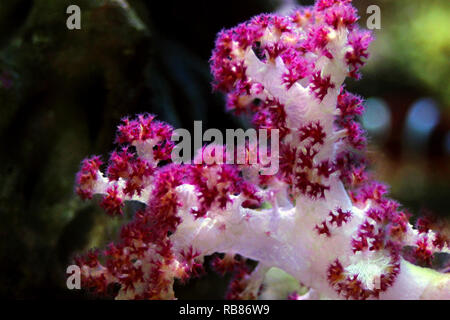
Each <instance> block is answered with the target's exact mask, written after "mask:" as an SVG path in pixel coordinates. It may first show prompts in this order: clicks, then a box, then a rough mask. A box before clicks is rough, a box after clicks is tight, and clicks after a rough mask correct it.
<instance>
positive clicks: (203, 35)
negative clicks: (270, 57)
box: [0, 0, 450, 299]
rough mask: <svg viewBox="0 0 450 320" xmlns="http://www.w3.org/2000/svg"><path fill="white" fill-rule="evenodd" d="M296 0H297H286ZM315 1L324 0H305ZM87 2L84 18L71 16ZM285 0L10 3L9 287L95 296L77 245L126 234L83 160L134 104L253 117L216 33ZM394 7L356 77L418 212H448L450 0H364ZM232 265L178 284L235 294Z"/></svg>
mask: <svg viewBox="0 0 450 320" xmlns="http://www.w3.org/2000/svg"><path fill="white" fill-rule="evenodd" d="M286 2H289V1H286ZM298 3H301V4H312V1H299V2H298ZM71 4H77V5H78V6H80V8H81V12H82V22H81V23H82V29H81V30H74V31H69V30H68V29H67V28H66V19H67V17H68V15H67V14H66V8H67V7H68V6H69V5H71ZM281 4H282V1H275V0H226V1H221V0H218V1H207V0H204V1H170V0H165V1H159V0H127V1H125V0H52V1H48V0H35V1H32V0H7V1H1V3H0V137H1V140H0V141H1V147H2V148H1V151H0V164H1V165H0V297H8V298H20V299H38V298H58V299H70V298H87V297H88V296H87V295H86V294H85V293H84V292H82V291H69V290H67V289H66V287H65V280H66V278H65V269H66V267H67V266H68V265H69V264H71V263H70V262H71V259H72V257H73V255H74V254H75V253H77V252H83V251H86V250H87V249H88V248H91V247H100V248H101V247H102V246H104V245H105V244H106V243H107V242H109V241H112V240H114V238H115V236H116V233H117V230H118V228H119V226H120V225H121V224H122V223H124V222H125V221H126V220H127V219H129V218H130V215H131V214H132V209H133V208H129V210H127V212H126V214H125V215H124V217H123V218H118V219H110V218H107V217H106V216H105V215H104V214H103V213H102V212H101V210H100V209H99V208H98V205H97V204H96V203H95V201H92V202H82V201H81V200H79V199H78V198H77V197H76V196H75V195H74V192H73V185H74V178H75V174H76V172H77V170H78V168H79V164H80V162H81V160H82V159H83V158H84V157H86V156H88V155H92V154H99V155H104V156H105V155H107V154H108V152H110V151H111V150H113V148H114V147H115V146H114V145H113V144H112V142H113V138H114V132H115V127H116V126H117V124H118V123H119V121H120V119H121V118H122V117H124V116H126V115H134V114H136V113H140V112H151V113H155V114H157V115H158V117H159V119H162V120H165V121H168V122H170V123H171V124H172V125H173V126H174V127H177V128H178V127H183V128H188V129H190V128H191V127H192V126H193V121H194V120H203V126H204V128H205V127H211V128H219V129H225V128H235V127H242V126H243V123H242V122H241V121H240V120H239V119H237V118H235V117H232V116H231V115H230V114H228V113H225V111H224V99H223V97H222V96H221V95H220V94H218V93H213V92H212V90H211V86H210V82H211V76H210V73H209V66H208V59H209V57H210V54H211V51H212V49H213V46H214V40H215V36H216V34H217V32H218V31H220V30H221V29H222V28H229V27H232V26H234V25H236V24H237V23H239V22H243V21H245V20H247V19H249V18H250V17H252V16H254V15H256V14H259V13H263V12H272V11H274V10H277V9H278V8H279V7H280V5H281ZM354 4H355V5H356V6H357V7H358V9H359V13H360V16H361V18H362V19H361V24H362V25H363V26H364V25H365V22H366V19H367V17H368V15H367V14H366V8H367V7H368V6H369V5H371V4H377V5H379V6H380V8H381V30H375V36H376V41H375V42H374V43H373V45H372V46H371V52H372V58H371V60H370V62H369V63H368V64H367V66H366V67H365V68H364V69H363V79H362V80H361V81H359V82H355V81H351V80H350V81H347V88H348V89H349V90H350V91H352V92H355V93H358V94H360V95H362V96H364V97H365V98H366V99H367V112H366V114H365V115H364V116H363V117H362V119H361V121H362V123H363V125H364V127H365V128H366V129H367V130H368V132H369V137H370V148H369V156H370V158H371V159H372V160H373V170H374V171H376V172H377V177H378V178H379V180H381V181H385V182H386V183H388V184H390V185H391V195H392V197H393V198H395V199H398V200H399V201H400V202H401V203H402V204H403V205H404V206H405V207H406V208H408V209H409V210H410V211H411V212H412V213H414V214H424V213H428V212H431V213H432V214H433V215H435V216H440V217H441V219H448V217H449V214H450V212H449V209H448V199H449V198H450V179H449V178H450V161H449V160H450V83H449V81H448V79H449V77H450V2H449V1H448V0H428V1H423V0H396V1H388V0H385V1H382V0H378V1H375V0H371V1H358V0H355V1H354ZM225 288H226V283H225V282H224V281H223V280H221V279H220V278H219V277H218V276H216V275H212V276H209V278H205V279H203V280H202V279H200V280H193V281H191V282H190V283H189V284H188V285H187V286H184V287H181V286H178V285H177V288H176V295H177V296H178V297H179V298H203V299H207V298H216V299H220V298H223V296H224V292H225Z"/></svg>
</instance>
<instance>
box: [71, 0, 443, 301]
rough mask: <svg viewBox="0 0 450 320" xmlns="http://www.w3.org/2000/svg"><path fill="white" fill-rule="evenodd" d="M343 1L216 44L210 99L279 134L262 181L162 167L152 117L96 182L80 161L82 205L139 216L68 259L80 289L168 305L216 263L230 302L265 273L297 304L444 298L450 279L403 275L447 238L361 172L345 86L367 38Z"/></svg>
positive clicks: (354, 110)
mask: <svg viewBox="0 0 450 320" xmlns="http://www.w3.org/2000/svg"><path fill="white" fill-rule="evenodd" d="M350 2H351V1H350V0H319V1H317V3H316V4H315V6H313V7H308V8H302V9H299V10H297V11H295V12H293V13H292V14H291V15H290V16H279V15H276V14H263V15H260V16H257V17H254V18H253V19H251V20H250V21H248V22H245V23H242V24H240V25H238V26H237V27H235V28H233V29H230V30H224V31H221V32H220V33H219V35H218V38H217V41H216V47H215V49H214V51H213V55H212V58H211V69H212V73H213V76H214V87H215V89H217V90H220V91H223V92H224V93H226V94H227V108H228V109H229V110H232V111H234V112H235V113H237V114H240V113H248V114H252V115H253V124H254V126H255V127H256V128H257V129H267V130H268V131H269V133H270V131H271V130H276V129H277V130H279V140H280V141H279V145H280V147H279V155H278V158H279V159H278V160H279V170H278V172H277V174H275V175H260V174H259V172H260V171H261V169H262V168H263V167H264V165H263V164H258V163H256V164H255V163H253V164H246V163H244V164H237V165H232V164H224V163H221V164H204V163H201V164H197V163H198V162H195V163H194V164H176V163H173V162H171V153H172V151H173V149H174V147H175V144H174V142H173V141H172V140H171V138H172V133H173V129H172V128H171V127H170V126H169V125H167V124H165V123H162V122H159V121H157V120H155V119H154V116H152V115H138V116H137V117H136V118H135V119H128V118H126V119H124V120H123V122H122V124H121V125H119V127H118V131H117V137H116V143H117V145H118V150H119V151H114V152H113V153H112V154H111V156H110V159H109V161H108V167H107V169H106V171H105V173H102V172H101V171H100V169H101V167H102V161H101V160H100V158H99V157H92V158H89V159H86V160H84V161H83V164H82V168H81V170H80V172H79V173H78V176H77V189H76V190H77V192H78V194H79V195H80V196H81V197H82V198H83V199H91V198H92V197H93V195H94V194H99V195H101V196H102V200H101V203H100V206H101V207H102V208H103V209H104V210H105V211H106V213H107V214H109V215H111V216H115V215H121V214H122V208H123V206H124V203H125V202H126V201H131V200H133V201H139V202H142V203H143V204H145V209H143V210H141V211H138V212H137V213H136V214H135V215H134V217H133V220H132V221H131V222H129V223H128V224H127V225H125V226H124V227H123V228H122V230H121V233H120V240H119V241H118V242H117V243H112V244H110V245H109V246H108V247H107V248H106V249H105V250H103V251H101V252H100V251H91V252H89V253H88V254H87V255H85V256H83V257H79V258H77V259H76V262H77V264H78V265H79V266H80V267H81V271H82V284H83V286H84V287H85V288H88V289H92V290H94V292H95V293H98V294H105V293H106V292H107V291H108V288H110V285H111V284H113V285H115V286H116V287H120V289H119V290H118V292H117V295H116V298H117V299H174V298H175V294H174V290H173V285H174V281H175V280H176V279H178V280H181V281H186V280H187V279H188V278H191V277H196V276H199V275H201V274H202V272H203V270H204V269H203V262H204V258H205V257H206V256H210V255H213V254H216V258H215V259H214V260H213V262H212V266H213V268H215V270H217V272H219V273H225V272H232V273H233V275H234V276H233V278H232V282H231V284H230V286H229V290H228V293H227V296H226V297H227V298H229V299H254V298H257V297H258V294H259V292H260V290H261V284H262V282H263V279H264V276H265V274H266V272H267V271H268V270H269V269H270V268H272V267H276V268H279V269H282V270H284V271H285V272H287V273H289V274H290V275H292V276H293V277H295V278H296V279H297V280H298V281H299V282H300V283H301V284H302V285H303V286H305V287H307V288H309V292H308V293H307V294H306V295H304V296H298V295H295V294H293V295H291V298H292V297H293V298H296V299H306V298H329V299H338V298H343V299H377V298H379V299H420V298H422V299H434V298H437V299H450V277H449V275H448V273H447V274H445V273H439V272H437V271H434V270H432V269H429V268H424V267H419V266H417V265H415V264H413V262H414V263H416V264H422V265H423V263H430V262H431V259H432V258H433V255H434V254H435V253H437V252H442V253H447V254H448V253H449V241H448V239H447V238H445V237H444V235H443V234H441V233H438V232H434V231H432V230H430V228H429V225H428V224H427V221H426V220H423V219H422V220H419V221H418V223H417V226H416V228H414V227H413V226H412V225H411V224H410V223H409V221H408V213H407V212H406V211H405V210H403V209H402V208H401V206H400V205H399V204H398V203H397V202H396V201H394V200H391V199H389V198H387V197H386V194H387V187H386V186H385V185H383V184H380V183H378V182H376V181H374V180H373V179H372V177H371V176H370V174H369V173H368V171H367V170H366V167H365V165H366V161H365V159H364V156H363V155H364V149H365V146H366V140H365V138H364V132H363V130H362V128H361V127H360V125H359V124H358V123H357V122H356V121H355V119H356V117H357V116H358V115H361V113H362V112H363V103H362V101H361V99H360V98H359V97H358V96H355V95H353V94H351V93H349V92H347V91H346V90H345V87H344V85H343V82H344V80H345V78H346V77H347V76H350V77H353V78H357V79H358V78H359V77H360V75H359V72H358V70H359V68H360V67H361V66H362V65H363V64H364V62H363V60H364V59H365V58H368V46H369V44H370V42H371V40H372V36H371V34H370V32H368V31H364V30H360V29H359V28H358V26H357V24H356V22H357V20H358V17H357V15H356V11H355V9H354V8H353V7H352V5H351V4H350ZM245 148H246V149H248V150H249V149H251V148H255V146H252V145H250V144H247V145H246V147H245ZM256 148H257V146H256ZM206 149H207V148H203V149H202V150H203V151H205V150H206ZM201 156H202V152H201V151H200V152H199V154H198V155H197V157H201ZM405 248H409V249H411V250H409V252H411V251H412V255H407V254H406V253H405V252H407V250H405ZM247 259H250V260H253V261H256V262H257V265H256V267H254V268H251V267H250V264H248V263H246V262H248V260H247ZM286 298H287V297H286Z"/></svg>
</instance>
